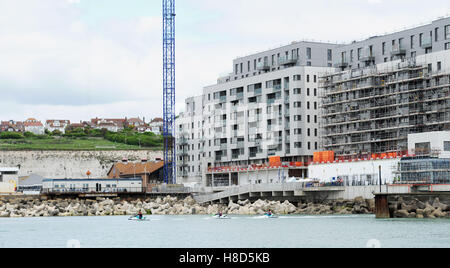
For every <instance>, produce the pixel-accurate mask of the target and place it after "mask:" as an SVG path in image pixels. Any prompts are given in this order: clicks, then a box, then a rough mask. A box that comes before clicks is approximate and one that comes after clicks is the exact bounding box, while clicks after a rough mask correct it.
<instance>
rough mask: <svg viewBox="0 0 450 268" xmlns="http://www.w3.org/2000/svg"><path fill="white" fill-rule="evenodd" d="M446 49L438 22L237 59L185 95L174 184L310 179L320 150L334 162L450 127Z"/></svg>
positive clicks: (449, 32) (447, 22)
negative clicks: (192, 94) (222, 72)
mask: <svg viewBox="0 0 450 268" xmlns="http://www.w3.org/2000/svg"><path fill="white" fill-rule="evenodd" d="M449 49H450V18H442V19H439V20H436V21H433V22H432V23H430V24H427V25H423V26H420V27H416V28H413V29H409V30H405V31H401V32H397V33H393V34H388V35H383V36H376V37H372V38H369V39H367V40H364V41H361V42H353V43H351V44H347V45H336V44H327V43H315V42H294V43H292V44H290V45H288V46H284V47H281V48H278V49H274V50H269V51H265V52H262V53H258V54H254V55H250V56H247V57H242V58H238V59H235V60H234V61H233V72H232V73H230V74H229V75H226V76H223V77H220V78H219V79H218V81H217V84H215V85H211V86H207V87H205V88H204V89H203V93H202V95H201V96H197V97H193V98H190V99H187V100H186V111H185V112H184V113H182V114H180V116H179V117H178V119H177V122H176V124H177V151H178V159H177V180H178V182H179V183H188V182H189V183H191V182H192V183H194V182H200V184H201V185H202V186H206V187H228V186H232V185H245V184H255V183H256V184H258V183H271V182H277V181H286V180H287V179H288V178H290V177H296V178H308V177H309V174H308V165H309V164H310V163H311V162H313V154H314V152H317V151H322V150H327V151H334V152H335V155H336V157H337V160H348V159H358V158H360V159H361V158H368V157H377V155H379V156H381V154H387V155H389V153H391V156H392V154H393V153H396V156H403V155H407V154H408V152H407V150H408V146H407V145H408V144H407V138H408V134H413V133H421V132H426V131H430V130H433V131H442V130H448V129H449V124H448V123H450V121H449V120H450V117H449V116H450V111H448V109H449V107H450V105H449V104H450V103H449V102H448V96H449V80H450V76H449V73H448V72H449V71H450V50H449ZM271 157H279V163H277V164H275V165H272V164H270V161H269V159H270V158H271ZM372 175H373V174H372Z"/></svg>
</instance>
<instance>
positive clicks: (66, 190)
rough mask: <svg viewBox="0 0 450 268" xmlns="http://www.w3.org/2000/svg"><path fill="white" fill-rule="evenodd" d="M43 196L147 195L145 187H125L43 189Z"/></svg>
mask: <svg viewBox="0 0 450 268" xmlns="http://www.w3.org/2000/svg"><path fill="white" fill-rule="evenodd" d="M41 192H42V193H43V194H124V193H145V192H146V188H145V187H125V188H111V187H109V188H104V187H100V188H97V187H89V188H43V189H42V191H41Z"/></svg>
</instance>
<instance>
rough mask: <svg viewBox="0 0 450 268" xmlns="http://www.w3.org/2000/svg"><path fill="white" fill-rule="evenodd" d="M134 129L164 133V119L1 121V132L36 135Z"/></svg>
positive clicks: (141, 131)
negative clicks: (81, 129)
mask: <svg viewBox="0 0 450 268" xmlns="http://www.w3.org/2000/svg"><path fill="white" fill-rule="evenodd" d="M129 127H131V128H133V129H134V130H135V131H137V132H140V133H144V132H152V133H154V134H156V135H160V134H161V133H162V128H163V119H162V118H155V119H153V120H152V121H150V122H148V123H147V122H145V117H144V118H143V119H141V118H139V117H137V118H126V117H125V118H119V119H107V118H93V119H91V120H90V121H80V122H79V123H71V122H70V120H53V119H52V120H46V121H45V124H44V123H42V122H41V121H39V120H37V119H35V118H28V119H27V120H25V121H14V120H9V121H1V124H0V132H19V133H25V132H31V133H34V134H36V135H43V134H44V133H45V131H46V130H47V131H49V132H53V131H60V132H61V133H63V134H64V133H66V130H70V131H72V130H75V129H78V128H83V129H84V128H91V129H106V130H108V131H111V132H119V131H122V130H123V129H125V128H129Z"/></svg>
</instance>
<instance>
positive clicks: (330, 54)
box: [328, 49, 333, 61]
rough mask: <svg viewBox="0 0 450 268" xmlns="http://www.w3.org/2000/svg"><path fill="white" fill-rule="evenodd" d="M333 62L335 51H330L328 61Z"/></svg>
mask: <svg viewBox="0 0 450 268" xmlns="http://www.w3.org/2000/svg"><path fill="white" fill-rule="evenodd" d="M332 60H333V50H331V49H328V61H332Z"/></svg>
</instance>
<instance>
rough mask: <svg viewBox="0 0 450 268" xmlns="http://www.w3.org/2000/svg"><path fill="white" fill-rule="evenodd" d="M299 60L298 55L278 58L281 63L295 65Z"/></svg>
mask: <svg viewBox="0 0 450 268" xmlns="http://www.w3.org/2000/svg"><path fill="white" fill-rule="evenodd" d="M297 62H298V56H295V55H293V56H287V57H280V59H279V60H278V63H279V64H280V65H295V64H297Z"/></svg>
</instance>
